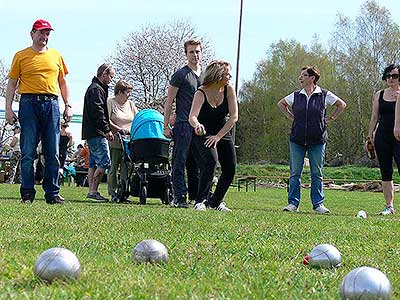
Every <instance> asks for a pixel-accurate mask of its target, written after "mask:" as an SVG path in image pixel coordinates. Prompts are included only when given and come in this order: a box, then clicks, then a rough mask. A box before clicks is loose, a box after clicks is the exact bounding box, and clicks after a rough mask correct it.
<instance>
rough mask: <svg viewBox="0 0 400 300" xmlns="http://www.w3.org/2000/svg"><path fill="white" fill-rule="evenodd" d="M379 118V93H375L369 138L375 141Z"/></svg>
mask: <svg viewBox="0 0 400 300" xmlns="http://www.w3.org/2000/svg"><path fill="white" fill-rule="evenodd" d="M378 118H379V92H377V93H375V94H374V96H373V99H372V113H371V120H370V121H369V127H368V137H369V138H371V140H372V141H373V140H374V138H375V129H376V124H378Z"/></svg>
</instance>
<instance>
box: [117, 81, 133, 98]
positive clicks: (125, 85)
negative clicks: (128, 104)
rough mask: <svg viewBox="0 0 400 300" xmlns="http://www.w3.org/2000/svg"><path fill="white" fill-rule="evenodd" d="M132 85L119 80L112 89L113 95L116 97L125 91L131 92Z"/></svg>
mask: <svg viewBox="0 0 400 300" xmlns="http://www.w3.org/2000/svg"><path fill="white" fill-rule="evenodd" d="M132 89H133V85H132V84H130V83H129V82H126V81H125V80H122V79H121V80H119V81H118V82H117V83H116V84H115V87H114V95H115V96H117V95H118V94H120V93H123V92H125V91H127V90H132Z"/></svg>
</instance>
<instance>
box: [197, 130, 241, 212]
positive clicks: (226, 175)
mask: <svg viewBox="0 0 400 300" xmlns="http://www.w3.org/2000/svg"><path fill="white" fill-rule="evenodd" d="M205 141H206V138H205V137H202V136H194V137H193V144H194V146H195V149H196V156H197V161H198V165H199V166H200V180H199V190H198V193H197V198H196V202H197V203H199V202H203V201H204V200H207V197H208V195H209V191H210V190H211V187H212V180H213V178H214V176H215V169H216V166H217V162H219V163H220V165H221V176H220V177H219V179H218V184H217V186H216V188H215V191H214V194H213V195H212V196H211V198H210V199H208V205H209V206H211V207H217V206H218V205H219V204H220V203H221V202H222V201H223V199H224V197H225V194H226V192H227V191H228V188H229V186H230V185H231V183H232V181H233V178H234V176H235V172H236V152H235V147H234V145H233V142H232V139H230V138H229V139H221V140H220V141H219V142H218V143H217V147H216V148H208V147H206V146H205V145H204V142H205Z"/></svg>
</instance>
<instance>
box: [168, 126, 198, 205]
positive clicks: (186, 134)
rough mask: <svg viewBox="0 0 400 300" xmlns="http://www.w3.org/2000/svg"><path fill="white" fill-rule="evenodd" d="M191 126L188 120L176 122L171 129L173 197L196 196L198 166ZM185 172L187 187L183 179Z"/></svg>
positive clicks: (193, 197)
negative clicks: (172, 141) (172, 143)
mask: <svg viewBox="0 0 400 300" xmlns="http://www.w3.org/2000/svg"><path fill="white" fill-rule="evenodd" d="M192 136H193V128H192V127H191V126H190V124H189V123H188V122H179V123H176V124H175V126H174V129H173V140H174V149H173V155H172V184H173V187H174V195H175V197H179V196H186V195H187V194H188V193H189V199H190V200H194V199H196V197H197V190H198V185H199V184H198V183H199V168H198V166H197V163H196V160H195V155H194V153H193V151H194V148H193V145H192ZM185 167H186V172H187V183H188V185H187V187H186V181H185Z"/></svg>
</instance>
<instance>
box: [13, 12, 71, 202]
mask: <svg viewBox="0 0 400 300" xmlns="http://www.w3.org/2000/svg"><path fill="white" fill-rule="evenodd" d="M52 30H53V28H52V27H51V25H50V23H49V22H48V21H46V20H37V21H36V22H35V23H33V26H32V30H31V33H30V34H31V37H32V46H30V47H28V48H25V49H24V50H21V51H19V52H17V53H16V54H15V56H14V59H13V62H12V65H11V69H10V73H9V74H8V77H9V80H8V85H7V91H6V119H7V121H8V122H9V123H10V124H13V123H14V122H15V121H16V120H17V116H16V115H15V114H14V112H13V111H12V102H13V99H14V95H15V92H16V89H17V84H18V91H17V92H18V93H19V94H21V99H20V102H19V112H18V120H19V123H20V125H21V141H20V145H21V188H20V193H21V200H22V202H23V203H31V202H33V200H34V198H35V194H36V191H35V188H34V170H33V161H34V159H35V155H36V148H37V145H38V143H39V138H40V139H41V140H42V147H43V153H44V158H45V168H44V178H43V189H44V191H45V199H46V202H47V203H48V204H63V203H64V199H63V198H62V197H61V196H60V193H59V192H60V186H59V182H58V176H59V172H58V170H59V167H60V163H59V160H58V145H59V142H60V109H59V103H58V96H59V95H58V94H59V91H61V96H62V99H63V100H64V106H65V110H64V115H63V116H64V119H65V121H67V122H68V121H70V120H71V117H72V111H71V104H70V99H69V89H68V85H67V81H66V79H65V76H66V75H67V74H68V69H67V67H66V66H65V64H64V60H63V58H62V57H61V55H60V53H59V52H58V51H57V50H55V49H52V48H48V47H47V43H48V40H49V36H50V33H51V31H52Z"/></svg>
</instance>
